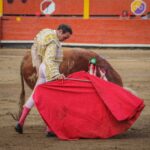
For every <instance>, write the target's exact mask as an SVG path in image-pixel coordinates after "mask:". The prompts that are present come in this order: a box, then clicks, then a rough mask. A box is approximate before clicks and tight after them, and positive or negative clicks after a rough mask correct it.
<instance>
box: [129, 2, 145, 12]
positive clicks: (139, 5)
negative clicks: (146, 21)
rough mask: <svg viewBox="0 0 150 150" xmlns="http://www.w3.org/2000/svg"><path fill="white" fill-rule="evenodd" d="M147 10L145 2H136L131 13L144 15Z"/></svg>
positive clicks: (132, 5)
mask: <svg viewBox="0 0 150 150" xmlns="http://www.w3.org/2000/svg"><path fill="white" fill-rule="evenodd" d="M145 10H146V3H145V2H144V1H143V0H134V1H133V2H132V3H131V11H132V13H133V14H135V15H142V14H143V13H144V12H145Z"/></svg>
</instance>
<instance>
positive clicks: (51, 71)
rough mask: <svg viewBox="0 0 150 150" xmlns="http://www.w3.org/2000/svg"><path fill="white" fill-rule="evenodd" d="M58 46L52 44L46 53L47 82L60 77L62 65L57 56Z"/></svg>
mask: <svg viewBox="0 0 150 150" xmlns="http://www.w3.org/2000/svg"><path fill="white" fill-rule="evenodd" d="M57 49H58V46H57V44H56V43H55V42H51V43H50V44H49V45H48V46H47V48H46V51H45V56H44V60H43V61H44V63H45V65H46V79H47V81H50V80H53V79H56V78H58V77H59V76H60V72H59V65H60V63H61V61H60V60H58V58H56V55H57Z"/></svg>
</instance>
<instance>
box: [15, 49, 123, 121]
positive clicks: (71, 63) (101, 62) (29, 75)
mask: <svg viewBox="0 0 150 150" xmlns="http://www.w3.org/2000/svg"><path fill="white" fill-rule="evenodd" d="M63 54H64V59H63V62H62V63H61V65H60V73H63V74H64V75H65V76H67V75H69V74H71V73H73V72H77V71H81V70H85V71H88V64H89V60H90V59H91V58H93V57H95V58H96V60H97V63H96V69H97V76H98V77H100V72H99V69H102V70H105V72H106V77H107V79H108V81H110V82H113V83H116V84H118V85H120V86H123V83H122V80H121V77H120V75H119V74H118V73H117V72H116V71H115V70H114V69H113V67H112V66H111V65H110V64H109V63H108V62H107V61H106V60H105V59H104V58H102V57H101V56H99V55H98V54H96V53H95V52H92V51H89V50H84V49H65V50H63ZM20 74H21V84H22V87H21V88H22V90H21V94H20V103H19V104H20V110H19V116H20V114H21V112H22V107H23V104H24V103H25V89H24V80H25V81H26V83H27V85H28V86H29V87H30V88H31V89H33V88H34V85H35V83H36V80H37V78H36V70H35V68H33V66H32V58H31V53H30V52H29V51H28V52H27V53H26V54H25V56H24V57H23V61H22V63H21V68H20ZM17 118H18V117H17Z"/></svg>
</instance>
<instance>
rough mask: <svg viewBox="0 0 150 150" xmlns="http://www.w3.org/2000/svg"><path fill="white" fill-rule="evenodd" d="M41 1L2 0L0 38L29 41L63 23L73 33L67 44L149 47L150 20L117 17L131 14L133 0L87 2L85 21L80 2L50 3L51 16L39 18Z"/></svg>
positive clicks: (148, 1) (149, 5) (149, 1)
mask: <svg viewBox="0 0 150 150" xmlns="http://www.w3.org/2000/svg"><path fill="white" fill-rule="evenodd" d="M8 1H9V2H11V3H8ZM23 1H24V3H23ZM25 1H26V2H25ZM42 1H43V0H3V5H4V7H3V10H4V11H3V14H4V15H3V16H2V17H0V19H1V20H0V30H1V32H0V39H2V40H6V41H8V40H16V41H18V40H33V38H34V36H35V35H36V33H37V32H39V30H41V29H43V28H54V29H55V28H56V27H57V26H58V25H59V24H61V23H67V24H70V25H71V26H72V28H73V32H74V34H73V36H72V37H71V38H70V39H69V40H68V41H67V42H70V43H88V44H91V43H93V44H150V19H147V20H143V19H141V18H140V17H135V18H133V16H132V18H120V17H119V16H118V15H120V14H121V13H122V11H123V10H127V11H128V12H129V13H130V14H132V13H131V8H130V6H131V3H132V2H133V0H90V15H91V17H90V18H89V19H87V20H84V19H83V18H82V15H83V8H84V0H63V1H62V0H53V1H54V2H55V6H56V10H55V11H54V13H52V16H40V17H39V16H37V14H41V12H40V3H41V2H42ZM144 2H145V3H146V4H147V8H146V11H145V14H146V13H147V12H150V0H144ZM79 15H80V16H79ZM114 15H115V16H114ZM132 15H133V14H132ZM104 17H105V18H104Z"/></svg>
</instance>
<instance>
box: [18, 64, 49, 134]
mask: <svg viewBox="0 0 150 150" xmlns="http://www.w3.org/2000/svg"><path fill="white" fill-rule="evenodd" d="M45 82H46V77H45V65H44V64H41V65H40V68H39V77H38V80H37V83H36V85H35V87H36V86H38V85H40V84H42V83H45ZM33 93H34V90H33V92H32V94H31V96H30V97H29V98H28V100H27V101H26V103H25V105H24V108H23V111H22V114H21V116H20V118H19V121H18V123H17V125H16V127H15V130H16V132H18V133H20V134H22V133H23V125H24V122H25V119H26V117H27V116H28V114H29V112H30V110H31V109H32V107H33V106H34V100H33Z"/></svg>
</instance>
